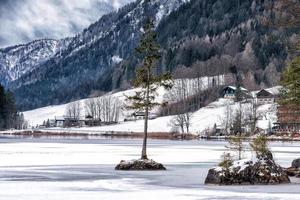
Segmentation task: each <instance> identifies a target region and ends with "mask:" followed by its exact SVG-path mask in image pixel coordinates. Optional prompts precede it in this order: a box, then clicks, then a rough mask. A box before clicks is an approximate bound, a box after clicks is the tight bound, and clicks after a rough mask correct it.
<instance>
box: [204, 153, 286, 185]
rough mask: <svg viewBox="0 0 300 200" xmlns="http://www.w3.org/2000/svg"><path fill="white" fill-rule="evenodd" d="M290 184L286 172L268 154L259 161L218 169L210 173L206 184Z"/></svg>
mask: <svg viewBox="0 0 300 200" xmlns="http://www.w3.org/2000/svg"><path fill="white" fill-rule="evenodd" d="M280 183H290V179H289V177H288V175H287V173H286V171H285V170H284V169H283V168H282V167H281V166H279V165H277V164H276V163H275V161H274V160H273V156H271V155H269V154H267V155H265V156H264V157H262V156H260V158H258V159H257V160H254V161H252V160H239V161H234V162H233V165H232V166H231V167H229V168H227V169H225V168H223V167H216V168H213V169H210V170H209V171H208V175H207V177H206V180H205V184H218V185H236V184H280Z"/></svg>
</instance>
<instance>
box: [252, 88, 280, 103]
mask: <svg viewBox="0 0 300 200" xmlns="http://www.w3.org/2000/svg"><path fill="white" fill-rule="evenodd" d="M281 88H282V87H280V86H277V87H273V88H269V89H262V90H260V91H259V92H258V93H256V102H257V103H258V104H269V103H275V102H276V100H277V99H278V97H279V94H280V90H281Z"/></svg>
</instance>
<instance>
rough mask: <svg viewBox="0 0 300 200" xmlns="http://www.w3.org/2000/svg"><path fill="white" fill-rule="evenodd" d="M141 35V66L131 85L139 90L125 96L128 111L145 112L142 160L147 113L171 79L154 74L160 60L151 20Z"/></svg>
mask: <svg viewBox="0 0 300 200" xmlns="http://www.w3.org/2000/svg"><path fill="white" fill-rule="evenodd" d="M143 31H144V33H143V35H142V38H141V40H140V43H139V45H138V47H137V48H136V52H137V53H138V55H139V56H140V58H142V61H141V66H139V67H137V69H136V78H135V79H134V80H133V85H134V86H135V87H139V88H140V90H139V91H137V92H135V95H133V96H127V100H128V101H129V102H130V104H129V106H127V107H128V108H130V109H134V110H137V111H144V112H145V121H144V139H143V148H142V156H141V158H142V159H147V135H148V116H149V111H150V110H151V109H152V108H153V107H154V106H157V105H159V103H158V102H156V101H155V98H156V91H157V89H158V88H159V87H161V86H162V87H164V88H166V89H170V88H171V87H172V85H173V84H172V77H171V74H170V73H165V74H162V75H157V74H156V73H155V64H156V61H157V60H158V59H159V58H160V52H159V45H158V44H157V43H156V34H155V32H154V23H153V20H152V19H151V18H147V20H146V23H145V25H144V27H143Z"/></svg>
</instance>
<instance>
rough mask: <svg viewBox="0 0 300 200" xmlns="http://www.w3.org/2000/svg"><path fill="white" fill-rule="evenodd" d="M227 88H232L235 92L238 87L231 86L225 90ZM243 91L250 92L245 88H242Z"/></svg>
mask: <svg viewBox="0 0 300 200" xmlns="http://www.w3.org/2000/svg"><path fill="white" fill-rule="evenodd" d="M226 88H231V89H233V90H236V87H235V86H231V85H229V86H227V87H225V88H224V89H226ZM241 90H242V91H244V92H248V90H247V89H246V88H243V87H241Z"/></svg>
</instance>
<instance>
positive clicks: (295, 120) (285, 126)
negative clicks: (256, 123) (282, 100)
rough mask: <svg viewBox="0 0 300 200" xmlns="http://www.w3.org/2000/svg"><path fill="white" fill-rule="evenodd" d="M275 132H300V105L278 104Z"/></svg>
mask: <svg viewBox="0 0 300 200" xmlns="http://www.w3.org/2000/svg"><path fill="white" fill-rule="evenodd" d="M277 118H278V120H277V123H275V132H278V133H300V106H278V109H277Z"/></svg>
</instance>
